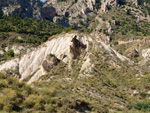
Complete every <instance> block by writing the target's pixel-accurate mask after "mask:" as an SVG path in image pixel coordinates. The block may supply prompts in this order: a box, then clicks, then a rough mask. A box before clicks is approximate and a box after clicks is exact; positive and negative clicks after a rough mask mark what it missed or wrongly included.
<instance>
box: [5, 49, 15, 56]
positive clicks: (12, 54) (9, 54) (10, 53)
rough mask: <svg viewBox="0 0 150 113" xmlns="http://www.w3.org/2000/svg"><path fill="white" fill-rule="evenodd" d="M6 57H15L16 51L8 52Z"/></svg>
mask: <svg viewBox="0 0 150 113" xmlns="http://www.w3.org/2000/svg"><path fill="white" fill-rule="evenodd" d="M6 55H7V56H9V57H14V51H13V50H12V49H11V50H9V51H7V52H6Z"/></svg>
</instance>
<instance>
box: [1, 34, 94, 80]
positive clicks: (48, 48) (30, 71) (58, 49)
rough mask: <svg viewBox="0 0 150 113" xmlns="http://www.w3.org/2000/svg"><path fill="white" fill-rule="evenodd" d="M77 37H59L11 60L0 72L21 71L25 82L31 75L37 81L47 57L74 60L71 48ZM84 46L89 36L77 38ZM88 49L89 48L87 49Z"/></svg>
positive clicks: (66, 35)
mask: <svg viewBox="0 0 150 113" xmlns="http://www.w3.org/2000/svg"><path fill="white" fill-rule="evenodd" d="M75 35H76V33H72V34H65V35H59V36H57V37H55V39H52V40H50V41H47V42H46V43H45V44H44V45H42V46H41V47H39V48H37V49H36V50H34V51H32V52H30V53H27V54H25V55H23V56H22V57H21V58H20V59H19V58H16V59H14V60H10V61H8V62H6V63H4V64H2V65H0V71H4V70H8V69H11V70H13V71H14V70H16V67H18V68H17V69H19V70H18V71H19V74H20V75H21V78H20V80H24V79H26V78H27V77H29V76H30V75H33V77H32V80H31V81H35V80H37V79H38V78H39V77H40V76H41V74H42V69H41V65H42V63H43V62H44V60H45V59H46V57H47V55H49V54H53V55H55V56H56V57H57V58H58V59H60V60H62V61H63V62H65V63H67V62H69V61H70V59H71V58H72V55H71V53H70V52H71V50H70V47H71V45H72V42H71V40H72V39H73V37H74V36H75ZM77 39H78V40H80V41H81V42H82V43H83V44H85V45H88V41H91V40H92V39H91V38H90V37H88V36H83V37H82V36H79V35H78V36H77ZM87 48H88V47H87Z"/></svg>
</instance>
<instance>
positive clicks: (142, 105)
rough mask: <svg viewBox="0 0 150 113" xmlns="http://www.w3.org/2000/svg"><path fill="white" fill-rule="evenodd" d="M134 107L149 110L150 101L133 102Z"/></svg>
mask: <svg viewBox="0 0 150 113" xmlns="http://www.w3.org/2000/svg"><path fill="white" fill-rule="evenodd" d="M134 108H135V109H138V110H142V111H150V102H149V101H145V102H137V103H135V104H134Z"/></svg>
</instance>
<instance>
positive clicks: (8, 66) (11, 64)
mask: <svg viewBox="0 0 150 113" xmlns="http://www.w3.org/2000/svg"><path fill="white" fill-rule="evenodd" d="M18 63H19V58H15V59H13V60H10V61H8V62H6V63H4V64H2V65H0V71H5V70H13V71H16V69H17V67H18V66H19V64H18Z"/></svg>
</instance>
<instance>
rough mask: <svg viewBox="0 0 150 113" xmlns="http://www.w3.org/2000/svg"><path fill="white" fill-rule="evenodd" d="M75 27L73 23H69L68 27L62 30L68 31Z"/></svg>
mask: <svg viewBox="0 0 150 113" xmlns="http://www.w3.org/2000/svg"><path fill="white" fill-rule="evenodd" d="M74 29H75V26H74V25H70V26H69V27H68V28H66V29H65V30H64V31H65V32H66V33H67V32H70V31H71V30H74Z"/></svg>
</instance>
